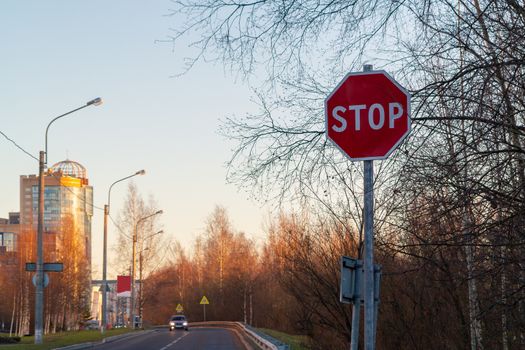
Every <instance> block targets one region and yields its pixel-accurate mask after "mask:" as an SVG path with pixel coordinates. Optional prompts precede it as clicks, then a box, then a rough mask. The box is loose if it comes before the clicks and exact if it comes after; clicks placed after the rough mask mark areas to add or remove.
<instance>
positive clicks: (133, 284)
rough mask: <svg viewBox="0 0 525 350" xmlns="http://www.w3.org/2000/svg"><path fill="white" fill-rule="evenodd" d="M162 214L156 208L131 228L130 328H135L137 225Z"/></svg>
mask: <svg viewBox="0 0 525 350" xmlns="http://www.w3.org/2000/svg"><path fill="white" fill-rule="evenodd" d="M158 214H162V210H158V211H156V212H154V213H153V214H150V215H147V216H145V217H143V218H140V219H138V221H137V223H136V224H135V229H134V230H133V243H132V249H131V300H130V304H131V312H130V314H131V328H132V329H135V246H136V245H137V227H138V226H139V224H140V223H141V222H142V221H144V220H147V219H149V218H151V217H152V216H155V215H158Z"/></svg>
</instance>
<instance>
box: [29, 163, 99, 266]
mask: <svg viewBox="0 0 525 350" xmlns="http://www.w3.org/2000/svg"><path fill="white" fill-rule="evenodd" d="M44 176H45V192H44V252H45V254H46V255H47V257H48V259H51V260H56V259H59V258H60V256H61V255H62V253H64V252H62V251H61V250H62V249H67V247H64V246H63V243H64V238H65V237H64V234H65V232H66V231H68V230H69V231H68V232H69V233H70V235H71V234H72V235H74V237H75V241H76V242H77V243H79V244H80V245H81V247H82V249H83V250H84V252H85V257H86V260H87V261H85V262H84V263H86V266H87V267H88V268H89V267H90V266H91V219H92V216H93V188H92V187H91V186H89V181H88V178H87V172H86V168H84V167H83V166H82V165H81V164H79V163H77V162H74V161H72V160H65V161H62V162H58V163H56V164H54V165H53V166H52V167H50V168H49V170H48V171H47V172H46V173H45V175H44ZM37 222H38V176H36V175H28V176H26V175H22V176H20V224H21V226H22V227H24V226H25V227H32V229H33V230H35V231H36V228H37Z"/></svg>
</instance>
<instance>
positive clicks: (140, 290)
mask: <svg viewBox="0 0 525 350" xmlns="http://www.w3.org/2000/svg"><path fill="white" fill-rule="evenodd" d="M161 233H164V231H163V230H160V231H158V232H155V233H153V234H151V235H149V236H148V237H145V238H144V239H143V240H142V241H141V249H140V253H139V281H140V289H139V318H140V319H141V320H142V306H143V305H142V304H143V303H144V302H143V300H142V290H143V289H144V282H143V281H142V253H144V252H145V251H146V250H149V247H146V248H143V246H144V240H146V239H149V238H151V237H153V236H156V235H158V234H161Z"/></svg>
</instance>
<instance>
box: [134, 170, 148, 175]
mask: <svg viewBox="0 0 525 350" xmlns="http://www.w3.org/2000/svg"><path fill="white" fill-rule="evenodd" d="M135 175H146V170H144V169H142V170H139V171H137V172H136V173H135Z"/></svg>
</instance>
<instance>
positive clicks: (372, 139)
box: [325, 65, 410, 350]
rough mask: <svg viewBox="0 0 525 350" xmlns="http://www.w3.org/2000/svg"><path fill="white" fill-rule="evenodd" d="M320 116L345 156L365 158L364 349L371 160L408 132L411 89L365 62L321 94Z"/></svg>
mask: <svg viewBox="0 0 525 350" xmlns="http://www.w3.org/2000/svg"><path fill="white" fill-rule="evenodd" d="M325 122H326V135H327V138H328V139H329V140H330V141H332V142H333V143H334V144H335V145H336V146H337V147H338V148H339V149H340V150H341V151H342V152H343V153H344V154H345V155H346V156H347V157H348V158H349V159H350V160H352V161H360V160H362V161H364V172H363V180H364V229H365V237H364V264H363V267H364V290H363V296H364V303H365V349H366V350H373V349H374V348H375V328H376V315H377V313H376V312H374V310H375V302H374V284H375V282H374V257H373V252H374V251H373V244H374V188H373V181H374V175H373V161H374V160H376V159H386V158H387V157H388V156H389V155H390V154H391V153H392V151H394V150H395V149H396V148H397V146H398V145H399V144H400V143H401V142H402V141H403V140H404V139H405V138H406V137H407V135H408V134H409V133H410V94H409V93H408V92H407V91H406V90H405V89H403V88H402V87H401V86H400V85H399V84H398V83H397V82H396V81H395V80H394V79H393V78H392V77H390V75H388V74H387V73H386V72H384V71H372V66H371V65H365V66H364V69H363V72H354V73H349V74H347V75H346V76H345V77H344V78H343V80H341V82H340V83H339V84H338V85H337V87H336V88H335V89H334V90H333V91H332V93H331V94H330V95H329V96H328V97H327V98H326V100H325ZM377 289H378V290H379V286H378V288H377ZM359 304H360V302H357V303H354V309H353V314H354V315H353V316H352V349H357V336H356V337H355V338H354V333H355V332H358V330H359V317H358V313H359ZM354 316H355V317H354ZM355 320H357V327H355V326H356V324H354V322H355ZM354 340H355V342H354Z"/></svg>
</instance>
